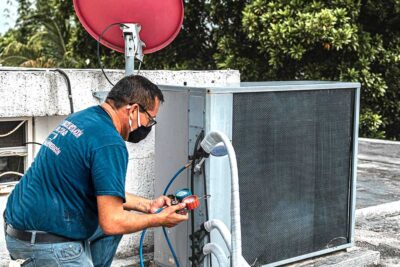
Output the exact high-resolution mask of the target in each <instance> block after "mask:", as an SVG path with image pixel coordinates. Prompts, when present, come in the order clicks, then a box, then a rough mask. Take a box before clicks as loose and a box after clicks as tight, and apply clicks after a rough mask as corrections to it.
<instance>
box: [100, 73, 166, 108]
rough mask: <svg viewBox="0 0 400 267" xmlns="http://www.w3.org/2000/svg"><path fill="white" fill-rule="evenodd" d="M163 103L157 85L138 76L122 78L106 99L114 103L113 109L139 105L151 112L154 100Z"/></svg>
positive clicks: (162, 97)
mask: <svg viewBox="0 0 400 267" xmlns="http://www.w3.org/2000/svg"><path fill="white" fill-rule="evenodd" d="M156 97H157V98H158V99H159V100H160V102H164V96H163V94H162V92H161V90H160V88H158V86H157V85H155V84H154V83H152V82H151V81H149V80H148V79H146V78H145V77H143V76H140V75H130V76H126V77H124V78H122V79H121V80H119V81H118V82H117V84H116V85H114V87H113V88H112V89H111V91H110V92H109V93H108V95H107V99H106V101H107V100H108V99H111V100H113V101H114V106H115V108H117V109H118V108H121V107H123V106H124V105H132V104H140V105H141V106H142V107H143V108H145V109H146V110H152V109H153V108H154V104H155V98H156Z"/></svg>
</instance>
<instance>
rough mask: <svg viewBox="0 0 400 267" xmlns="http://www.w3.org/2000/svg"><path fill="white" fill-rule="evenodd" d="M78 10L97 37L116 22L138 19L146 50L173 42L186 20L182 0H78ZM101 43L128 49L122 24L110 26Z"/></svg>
mask: <svg viewBox="0 0 400 267" xmlns="http://www.w3.org/2000/svg"><path fill="white" fill-rule="evenodd" d="M74 8H75V12H76V14H77V16H78V18H79V21H80V22H81V23H82V25H83V27H84V28H85V29H86V31H87V32H88V33H89V34H90V35H91V36H92V37H93V38H95V39H96V40H98V39H99V36H100V34H101V33H102V32H103V31H104V30H105V29H106V28H107V27H108V26H109V25H111V24H113V23H138V24H140V25H141V31H140V39H141V40H142V41H143V42H144V43H145V45H146V46H145V47H144V48H143V53H144V54H150V53H153V52H156V51H158V50H160V49H162V48H164V47H166V46H167V45H169V44H170V43H171V42H172V41H173V40H174V39H175V38H176V36H177V35H178V33H179V31H180V29H181V26H182V22H183V1H182V0H150V1H149V0H74ZM101 43H102V44H103V45H105V46H107V47H108V48H111V49H113V50H116V51H118V52H121V53H124V38H123V36H122V32H121V30H120V29H119V27H118V26H115V27H112V28H110V29H109V30H108V31H107V32H106V33H105V34H104V36H102V40H101Z"/></svg>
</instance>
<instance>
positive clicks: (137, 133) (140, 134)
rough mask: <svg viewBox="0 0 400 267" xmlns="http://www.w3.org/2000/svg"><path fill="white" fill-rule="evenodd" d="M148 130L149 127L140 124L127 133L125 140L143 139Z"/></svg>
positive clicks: (136, 141) (133, 141)
mask: <svg viewBox="0 0 400 267" xmlns="http://www.w3.org/2000/svg"><path fill="white" fill-rule="evenodd" d="M150 132H151V127H145V126H140V127H139V128H137V129H136V130H134V131H133V132H131V133H130V134H129V136H128V140H127V142H131V143H139V142H140V141H142V140H143V139H145V138H146V137H147V135H148V134H149V133H150Z"/></svg>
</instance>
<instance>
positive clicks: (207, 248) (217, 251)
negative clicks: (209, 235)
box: [203, 243, 229, 267]
mask: <svg viewBox="0 0 400 267" xmlns="http://www.w3.org/2000/svg"><path fill="white" fill-rule="evenodd" d="M210 253H212V254H213V255H214V256H215V257H216V258H217V261H218V265H219V266H221V267H228V266H229V260H228V258H227V257H226V255H225V253H224V251H223V250H222V248H221V247H220V246H218V245H217V244H215V243H208V244H206V245H204V247H203V254H204V255H208V254H210Z"/></svg>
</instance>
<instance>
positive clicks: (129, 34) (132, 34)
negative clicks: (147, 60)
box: [121, 23, 146, 76]
mask: <svg viewBox="0 0 400 267" xmlns="http://www.w3.org/2000/svg"><path fill="white" fill-rule="evenodd" d="M141 28H142V27H141V26H140V25H139V24H137V23H123V24H122V25H121V30H122V33H123V35H124V41H125V76H128V75H132V74H133V73H134V71H135V57H136V58H137V59H138V60H140V61H141V62H142V61H143V56H144V55H143V47H146V45H145V43H144V42H143V41H142V40H140V35H139V32H140V30H141Z"/></svg>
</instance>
